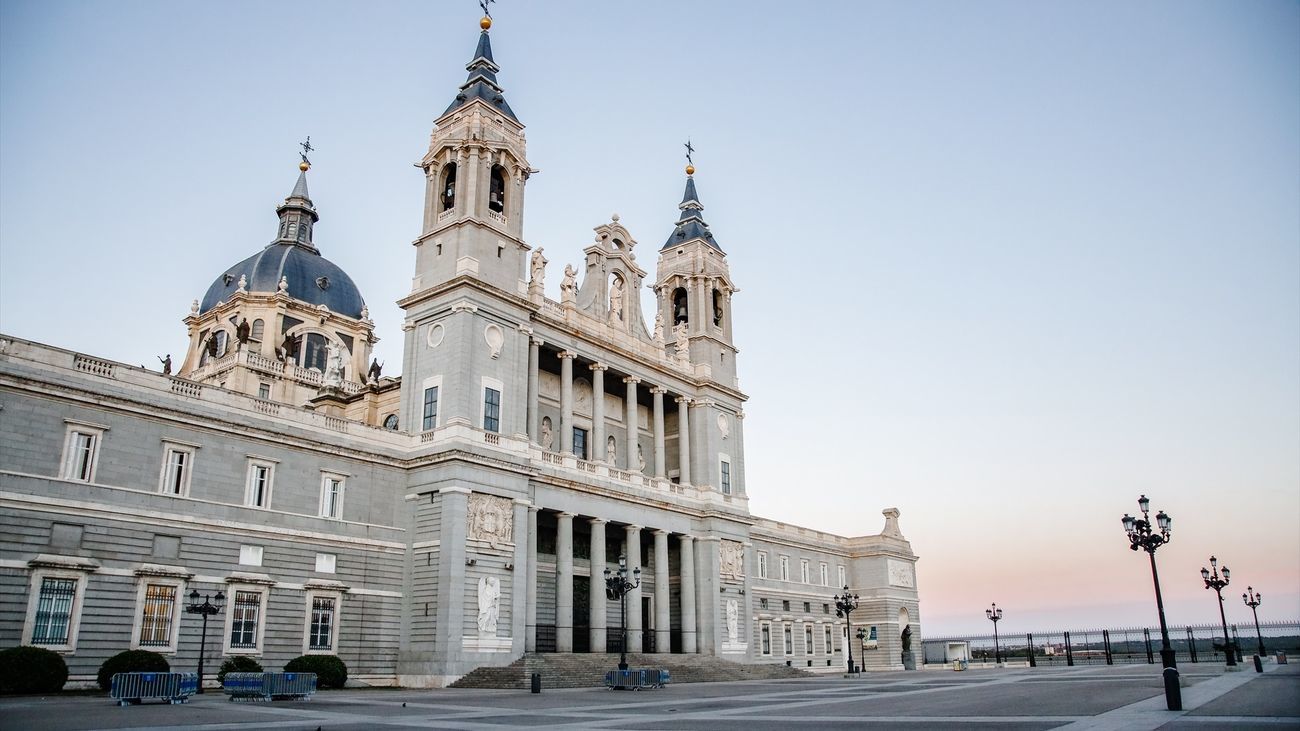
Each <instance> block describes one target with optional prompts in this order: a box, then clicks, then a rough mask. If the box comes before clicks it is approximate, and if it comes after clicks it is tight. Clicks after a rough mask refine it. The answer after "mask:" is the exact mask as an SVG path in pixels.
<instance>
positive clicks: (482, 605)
mask: <svg viewBox="0 0 1300 731" xmlns="http://www.w3.org/2000/svg"><path fill="white" fill-rule="evenodd" d="M500 616H501V581H500V580H499V579H497V577H495V576H483V577H480V578H479V580H478V633H479V636H491V637H495V636H496V633H497V619H498V618H499V617H500Z"/></svg>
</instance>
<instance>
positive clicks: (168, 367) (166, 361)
mask: <svg viewBox="0 0 1300 731" xmlns="http://www.w3.org/2000/svg"><path fill="white" fill-rule="evenodd" d="M158 362H160V363H162V367H163V375H164V376H170V375H171V374H172V354H171V353H168V354H167V357H166V358H159V359H158Z"/></svg>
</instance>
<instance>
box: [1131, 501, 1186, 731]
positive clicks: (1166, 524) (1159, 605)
mask: <svg viewBox="0 0 1300 731" xmlns="http://www.w3.org/2000/svg"><path fill="white" fill-rule="evenodd" d="M1138 510H1141V511H1142V517H1141V518H1134V517H1133V516H1131V515H1129V514H1128V513H1125V514H1124V517H1123V518H1122V519H1121V522H1123V524H1124V532H1125V533H1127V534H1128V540H1129V548H1131V549H1132V550H1134V551H1146V552H1147V556H1148V557H1150V559H1151V581H1152V583H1154V584H1155V587H1156V612H1157V613H1158V614H1159V615H1160V664H1161V665H1162V666H1163V667H1164V678H1165V704H1166V706H1167V707H1168V708H1169V710H1171V711H1181V710H1183V691H1182V688H1181V687H1179V685H1178V663H1177V661H1176V660H1175V658H1174V648H1173V647H1171V646H1170V645H1169V627H1168V625H1166V624H1165V602H1164V599H1163V598H1162V597H1161V596H1160V574H1159V573H1157V572H1156V549H1158V548H1160V547H1161V546H1163V545H1165V544H1166V543H1168V542H1169V529H1170V528H1171V527H1172V526H1173V523H1174V519H1173V518H1171V517H1169V516H1168V515H1166V514H1165V511H1163V510H1161V511H1160V512H1158V513H1156V528H1157V530H1155V531H1153V530H1152V526H1151V518H1150V510H1151V500H1150V499H1148V498H1147V496H1146V495H1142V496H1140V497H1139V498H1138Z"/></svg>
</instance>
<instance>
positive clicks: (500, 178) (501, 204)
mask: <svg viewBox="0 0 1300 731" xmlns="http://www.w3.org/2000/svg"><path fill="white" fill-rule="evenodd" d="M488 210H490V211H492V212H493V213H505V210H506V169H505V168H503V167H501V166H500V165H493V166H492V178H491V181H490V182H489V184H488Z"/></svg>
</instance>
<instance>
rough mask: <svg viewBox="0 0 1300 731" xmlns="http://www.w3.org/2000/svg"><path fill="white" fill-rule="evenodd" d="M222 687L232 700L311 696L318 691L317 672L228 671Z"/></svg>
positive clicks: (267, 699) (265, 699)
mask: <svg viewBox="0 0 1300 731" xmlns="http://www.w3.org/2000/svg"><path fill="white" fill-rule="evenodd" d="M221 689H222V691H224V692H225V694H226V695H228V696H230V700H232V701H233V700H237V699H249V700H263V701H270V700H283V699H288V698H310V697H311V696H312V694H313V693H315V692H316V673H227V674H226V679H225V681H224V682H223V683H222V684H221Z"/></svg>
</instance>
